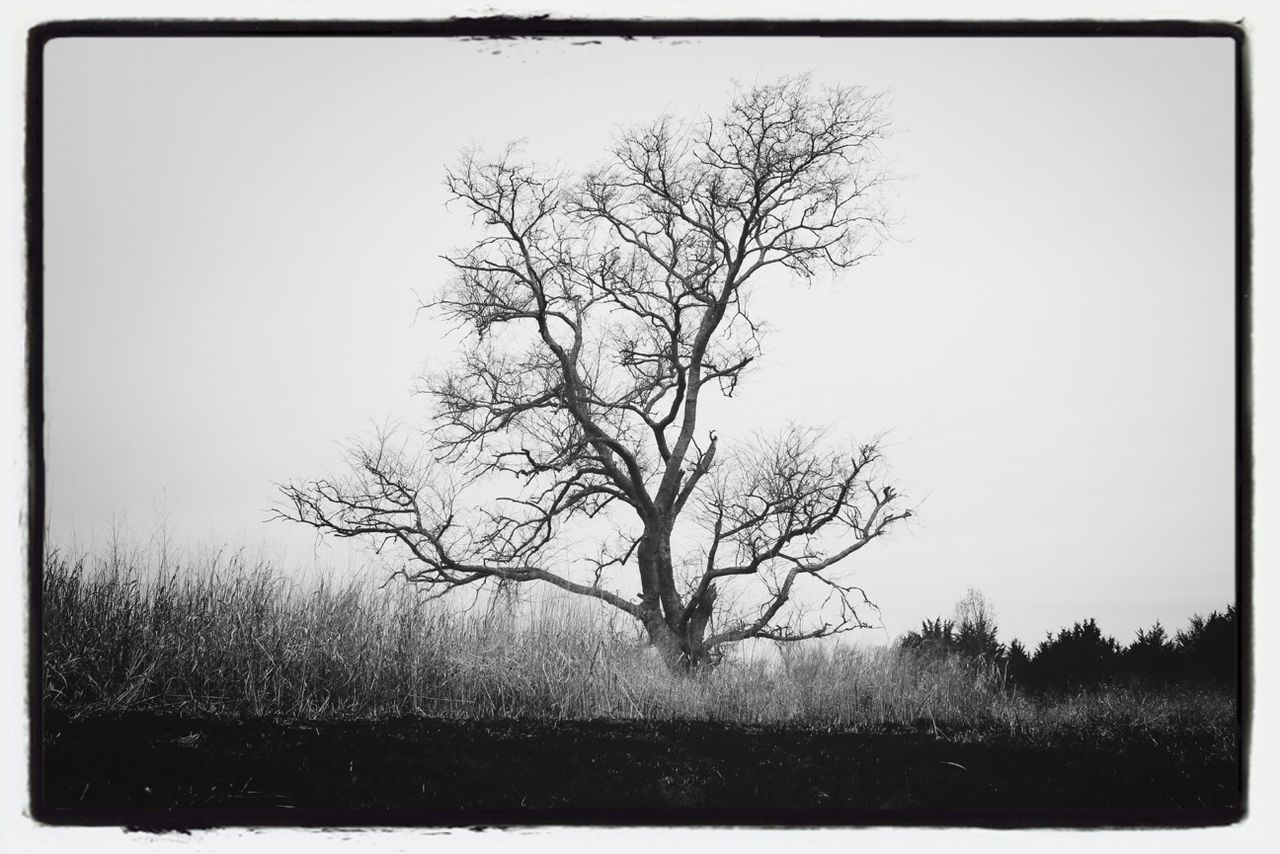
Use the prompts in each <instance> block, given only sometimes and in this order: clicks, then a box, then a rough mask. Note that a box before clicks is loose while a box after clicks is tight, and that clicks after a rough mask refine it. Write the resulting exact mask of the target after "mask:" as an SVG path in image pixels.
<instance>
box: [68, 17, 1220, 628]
mask: <svg viewBox="0 0 1280 854" xmlns="http://www.w3.org/2000/svg"><path fill="white" fill-rule="evenodd" d="M1233 62H1234V56H1233V44H1232V43H1231V42H1230V41H1228V40H1226V39H1160V40H1157V39H1148V40H1131V39H1097V40H1087V39H1035V40H1030V39H1026V40H1019V39H884V40H871V39H865V40H835V39H822V40H817V39H813V40H776V39H769V40H763V39H756V40H749V39H705V40H700V41H683V42H669V41H665V42H654V41H636V42H627V43H624V42H620V41H615V40H605V41H604V43H603V44H599V45H582V46H570V45H568V43H566V42H561V41H555V40H544V41H537V42H457V41H449V40H444V39H422V40H418V39H394V40H391V39H388V40H373V39H369V40H361V39H318V38H317V39H288V40H283V39H282V40H268V39H252V40H251V39H207V40H200V39H182V40H150V39H146V40H142V39H139V40H125V39H76V40H64V41H57V42H54V43H52V44H51V45H50V46H49V48H48V55H47V63H46V71H45V75H46V90H45V121H46V126H45V146H46V148H45V175H46V180H45V188H44V200H45V248H46V259H45V261H46V274H45V299H46V329H45V351H46V363H45V366H46V412H47V419H48V420H47V432H46V435H47V438H48V442H49V444H48V493H49V498H50V502H51V509H52V519H51V522H52V533H53V538H54V540H55V541H61V542H66V541H68V540H69V539H70V537H71V535H72V532H75V534H76V536H77V537H78V538H79V539H80V540H81V541H92V540H93V539H95V538H96V539H97V540H98V541H99V542H101V541H102V539H103V538H104V533H103V532H104V531H105V529H106V528H107V527H108V526H109V525H110V524H111V522H112V519H113V518H122V517H123V518H127V519H128V521H129V523H130V524H133V525H135V526H138V527H139V528H141V529H142V530H144V531H145V530H146V529H147V527H148V526H149V525H152V524H153V521H154V516H155V511H156V508H157V507H158V506H159V505H160V504H161V503H162V502H163V503H164V504H165V505H166V506H167V508H168V511H169V514H170V524H171V526H172V527H173V529H174V531H175V533H176V535H177V536H178V537H179V538H183V539H188V540H198V541H206V542H207V541H216V542H230V543H233V544H235V543H242V542H243V543H250V544H254V543H257V542H259V541H264V540H265V541H267V542H269V543H272V544H275V545H276V546H277V547H279V548H287V549H288V550H289V555H290V559H291V560H294V561H296V562H298V563H306V562H313V561H314V560H315V557H314V554H315V552H314V550H313V540H312V538H311V537H310V535H308V534H307V533H306V532H305V531H302V530H297V529H292V528H289V527H286V526H283V525H280V524H275V525H271V526H264V525H263V524H262V520H263V518H264V517H265V515H266V508H268V507H269V506H270V505H271V504H272V502H273V501H274V500H275V496H274V490H273V486H272V484H273V483H274V482H276V481H284V480H288V479H291V478H294V477H298V476H305V475H309V474H315V473H319V472H321V471H323V470H325V469H328V468H336V467H338V466H339V463H340V458H339V452H338V447H337V440H341V439H344V438H348V437H353V436H356V435H359V434H361V433H363V432H366V431H367V429H368V428H369V425H370V422H371V420H373V421H377V422H381V421H383V420H386V419H407V420H411V419H413V418H414V417H416V416H420V414H421V412H422V409H421V407H422V405H423V402H422V401H421V400H418V399H413V398H411V397H410V396H409V390H410V387H411V384H412V381H413V378H414V376H415V375H416V373H417V372H418V371H419V369H420V368H421V367H422V366H423V365H424V364H426V363H432V362H435V363H438V362H440V361H442V360H445V359H447V358H449V355H450V352H449V348H448V347H447V345H446V344H444V343H442V342H441V340H440V334H439V328H438V327H437V326H436V325H435V323H434V322H433V321H432V320H431V319H430V318H428V317H425V316H422V317H418V318H417V319H416V321H415V318H414V309H415V308H416V306H417V303H418V300H417V297H416V296H415V292H416V293H417V294H421V295H428V294H430V293H432V291H433V290H434V289H435V288H436V287H437V286H438V285H439V284H441V283H442V282H443V281H444V279H445V278H446V277H447V269H446V267H445V265H444V264H443V262H441V261H440V260H439V257H438V256H439V255H440V254H441V253H442V252H445V251H448V250H449V249H451V248H453V247H455V246H457V245H459V244H462V243H465V241H466V239H467V236H468V234H469V233H470V232H469V230H468V226H467V222H466V218H465V216H463V215H462V213H461V211H456V210H455V211H453V212H449V211H446V210H444V207H443V201H444V193H443V188H442V186H441V178H442V176H443V169H444V166H445V164H447V163H450V162H452V161H453V160H454V159H455V158H456V156H457V152H458V150H459V149H460V148H462V147H463V146H466V145H468V144H469V143H472V142H476V143H481V144H487V145H491V146H495V147H496V146H499V145H501V144H502V143H504V142H506V141H507V140H509V139H511V138H515V137H524V138H526V139H527V140H528V143H527V151H528V153H529V154H530V155H531V156H532V157H534V158H536V159H541V160H554V161H559V162H561V163H563V164H564V165H565V166H567V167H570V168H574V167H579V166H583V165H587V164H590V163H592V162H595V161H596V160H598V159H599V158H600V157H601V156H602V155H603V153H604V149H605V146H606V144H607V142H608V140H609V138H610V135H611V134H612V132H613V130H614V128H615V126H616V125H618V124H620V123H631V122H637V121H644V120H646V119H649V118H652V117H653V116H654V115H656V114H657V113H659V112H661V111H662V110H664V109H666V110H671V111H672V112H674V113H677V114H679V113H687V112H690V111H692V110H698V109H707V110H712V111H715V110H718V109H719V108H720V107H721V106H722V105H723V104H724V102H725V100H726V96H727V92H728V89H729V86H730V81H731V79H734V78H736V79H739V80H743V81H746V82H749V81H752V80H755V79H760V80H768V79H771V78H773V77H775V76H777V75H779V74H794V73H798V72H805V71H810V72H812V73H813V75H814V78H815V80H816V81H818V82H841V83H852V84H858V85H863V86H866V87H868V88H870V89H875V90H887V91H888V92H889V97H890V107H889V112H890V115H891V117H892V119H893V121H894V125H895V128H896V134H895V136H894V137H893V138H892V139H891V140H890V141H889V142H888V143H887V144H886V145H885V151H886V153H887V154H888V155H889V156H890V157H891V159H892V160H893V162H894V165H895V169H896V171H897V172H898V174H899V175H901V176H902V180H901V181H900V182H899V183H898V185H897V188H896V192H895V198H894V206H895V210H896V212H897V213H898V214H899V215H900V216H901V218H902V225H901V226H900V228H899V230H898V235H899V237H900V238H901V239H900V240H899V242H897V243H893V244H890V245H888V246H886V247H885V249H884V251H883V252H882V254H881V255H880V257H878V258H875V259H873V260H871V261H869V262H867V263H865V264H864V265H862V266H861V267H859V268H857V269H855V270H853V271H851V272H850V273H847V274H844V275H841V276H840V277H839V278H838V279H836V280H834V281H823V282H820V283H818V284H816V285H815V286H813V287H812V288H809V289H804V288H801V287H791V286H786V285H783V286H781V287H778V288H776V289H773V290H770V291H768V292H762V293H761V295H760V297H759V298H758V301H757V304H758V306H759V308H760V312H759V313H760V314H761V315H762V316H765V317H767V319H768V320H769V322H770V324H771V325H772V327H773V329H774V331H773V333H772V335H771V337H770V338H769V339H768V341H767V342H766V349H765V358H764V360H763V363H762V368H761V370H759V371H758V372H757V373H756V374H754V375H753V376H752V377H751V378H750V380H749V382H747V384H746V385H745V387H744V388H743V389H742V393H741V395H740V397H739V398H737V399H736V401H735V402H734V403H733V404H732V405H731V406H727V407H721V408H719V409H717V410H715V411H714V413H713V414H714V415H715V416H716V417H717V418H718V419H720V420H719V423H718V424H716V425H715V426H717V427H719V428H720V429H721V431H722V432H726V433H728V432H738V433H740V432H746V431H748V430H750V429H754V428H756V427H766V428H767V427H770V426H773V425H776V424H778V423H780V422H783V421H786V420H797V421H802V422H811V423H819V424H826V425H830V426H831V427H832V428H833V430H836V431H838V432H849V433H853V434H856V435H860V436H869V435H871V434H875V433H878V432H881V431H888V442H887V444H888V448H887V450H888V454H889V460H890V462H891V463H892V464H893V467H894V473H895V475H896V477H897V479H898V480H899V482H900V483H901V484H902V485H903V486H904V488H905V489H906V490H907V492H908V493H909V494H910V495H911V496H912V497H913V498H914V499H916V500H917V501H919V502H921V503H920V513H921V516H920V522H919V524H917V525H916V526H915V527H913V528H911V529H903V530H902V531H900V532H899V533H898V534H897V535H895V536H894V537H892V538H891V539H889V540H887V541H884V542H880V543H877V544H876V545H875V546H874V547H873V548H872V549H869V550H867V551H864V552H862V553H860V555H859V556H858V563H857V569H858V576H857V577H858V579H859V583H861V584H862V585H863V586H864V587H865V588H866V589H867V590H868V592H869V593H870V594H871V595H872V597H873V598H874V599H875V600H876V601H878V602H879V604H880V605H881V607H882V609H883V612H884V620H885V624H886V626H887V627H888V629H889V630H890V632H891V633H893V634H897V633H900V632H902V631H905V630H907V629H909V628H912V627H914V626H915V625H916V624H917V623H918V621H919V620H920V619H921V618H923V617H927V616H933V615H935V614H940V613H949V612H950V611H951V607H952V604H953V603H954V602H955V600H956V599H958V598H959V597H960V596H961V595H963V593H964V591H965V589H966V588H967V587H970V586H973V587H978V588H980V589H981V590H983V591H984V593H985V594H986V595H987V597H988V598H989V599H991V600H992V601H993V602H994V603H995V604H996V606H997V608H998V610H999V613H1000V622H1001V625H1002V629H1003V634H1004V635H1005V636H1006V637H1008V636H1011V635H1017V636H1019V637H1021V638H1022V639H1023V640H1024V641H1028V642H1032V643H1034V642H1035V641H1036V640H1038V639H1039V638H1040V637H1041V636H1042V635H1043V633H1044V632H1045V631H1046V630H1049V629H1056V628H1057V627H1059V626H1061V625H1063V624H1069V623H1070V622H1072V621H1073V620H1075V619H1079V618H1083V617H1087V616H1094V617H1097V618H1098V620H1099V622H1100V623H1101V625H1102V626H1103V628H1104V629H1105V630H1106V631H1109V632H1111V633H1114V634H1116V635H1117V636H1118V637H1120V638H1121V639H1122V640H1128V639H1129V638H1130V637H1131V635H1132V631H1133V629H1134V628H1136V627H1137V626H1139V625H1145V624H1149V623H1151V622H1152V621H1153V620H1155V619H1161V620H1163V621H1164V622H1165V623H1166V624H1170V625H1172V626H1179V625H1182V624H1183V623H1184V622H1185V620H1186V618H1187V617H1188V616H1189V615H1190V614H1191V613H1192V612H1195V611H1199V612H1201V613H1204V612H1207V611H1208V610H1210V609H1212V608H1215V607H1221V606H1222V605H1224V604H1226V603H1227V602H1228V601H1231V599H1232V598H1233V584H1234V547H1233V523H1234V483H1233V461H1234V456H1233V455H1234V421H1233V400H1234V379H1233V373H1234V339H1233V304H1234V286H1235V278H1234V268H1233V240H1234V232H1235V223H1234V216H1235V205H1234V198H1233V191H1234V185H1233V170H1234V161H1233V153H1234V135H1233V134H1234V116H1233V102H1234V99H1233V79H1234V65H1233ZM708 426H711V425H710V424H708ZM319 556H320V560H321V561H335V560H336V561H339V562H345V561H346V560H347V558H346V557H345V556H342V555H340V554H339V552H337V551H334V550H332V549H330V548H328V547H322V548H321V549H320V551H319Z"/></svg>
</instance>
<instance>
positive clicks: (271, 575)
mask: <svg viewBox="0 0 1280 854" xmlns="http://www.w3.org/2000/svg"><path fill="white" fill-rule="evenodd" d="M162 565H164V564H163V562H162ZM43 593H44V602H43V621H44V634H43V664H44V685H45V699H46V703H47V704H48V705H49V706H50V707H52V708H58V709H65V710H70V711H74V712H86V713H94V712H104V711H106V712H112V711H127V710H143V709H145V710H165V711H173V712H180V713H184V714H191V715H251V716H285V717H291V718H309V719H321V718H337V717H364V718H367V717H379V716H392V715H406V714H421V715H432V716H464V717H478V718H491V717H539V718H551V719H566V718H575V719H582V718H627V719H651V720H669V719H695V720H712V721H732V722H739V723H789V724H803V725H810V726H839V727H851V728H863V727H865V728H883V727H886V726H890V727H891V726H906V727H914V728H922V729H925V730H928V731H933V732H936V733H938V734H940V735H946V734H954V733H956V732H972V731H991V730H992V729H996V730H1005V731H1008V732H1010V733H1014V734H1022V735H1028V734H1030V735H1036V734H1045V733H1052V732H1055V731H1058V730H1064V729H1071V728H1073V727H1078V726H1084V725H1087V726H1090V727H1095V728H1097V727H1106V726H1110V727H1113V728H1118V729H1124V728H1129V729H1132V728H1134V727H1138V728H1142V727H1148V728H1149V727H1159V726H1163V725H1174V724H1177V725H1183V724H1185V723H1186V721H1188V720H1191V721H1198V722H1200V723H1201V724H1202V725H1204V726H1208V727H1217V728H1219V729H1221V727H1222V726H1224V725H1225V723H1224V722H1229V721H1230V720H1231V719H1232V715H1233V710H1234V706H1233V704H1232V703H1231V701H1230V699H1229V698H1225V697H1221V698H1219V697H1212V696H1208V695H1203V696H1202V695H1196V696H1185V697H1174V698H1164V699H1161V698H1159V697H1147V696H1145V695H1136V694H1133V695H1130V696H1125V695H1123V694H1122V693H1117V692H1112V693H1110V694H1104V695H1090V696H1084V697H1078V698H1069V699H1067V700H1063V701H1060V702H1054V703H1049V704H1046V703H1040V702H1035V701H1032V700H1031V699H1028V698H1026V697H1023V696H1021V695H1020V694H1019V693H1018V692H1017V691H1016V690H1014V689H1013V688H1012V687H1011V686H1010V685H1009V684H1008V683H1007V681H1006V680H1005V679H1004V674H1003V673H1002V672H1001V671H1000V670H999V669H998V668H996V667H994V666H992V665H990V664H988V663H984V662H982V661H974V660H970V659H965V658H962V657H958V656H952V657H942V656H929V655H922V654H919V653H913V652H911V651H906V650H902V649H900V648H896V647H893V648H884V647H881V648H868V649H851V648H836V649H831V648H823V647H812V646H810V647H805V646H800V647H789V648H787V649H785V650H783V651H782V652H781V653H780V654H779V655H777V656H772V657H769V658H768V659H765V658H752V659H739V660H730V661H728V662H727V663H726V664H724V665H722V666H720V667H718V668H715V669H714V670H711V671H709V672H706V673H701V674H698V675H697V676H696V677H693V678H674V677H673V676H672V675H671V674H670V673H668V672H667V670H666V669H665V668H664V667H663V665H662V664H661V663H660V662H659V661H658V660H657V659H656V657H655V656H654V655H653V654H652V652H651V651H649V650H647V649H646V648H645V645H644V643H643V639H642V637H641V635H640V633H639V632H638V631H637V627H636V626H635V625H634V624H632V623H631V622H630V621H628V620H626V619H625V618H623V617H622V616H621V615H618V616H616V617H615V616H614V615H613V614H611V613H609V612H608V611H607V610H605V609H604V608H603V606H602V607H595V606H596V603H592V602H565V601H562V600H559V601H557V600H550V601H542V602H538V603H532V604H529V603H525V604H522V605H517V606H514V607H492V606H490V607H486V606H483V605H477V606H475V607H471V608H468V609H465V610H459V607H460V606H462V605H466V604H469V603H470V602H471V600H470V598H469V597H463V598H460V599H444V600H434V601H430V600H427V599H426V598H424V597H423V596H422V595H421V593H420V591H417V590H415V589H414V588H412V587H408V586H405V585H403V584H396V585H394V586H387V587H379V586H377V585H376V584H375V583H373V582H372V581H368V580H366V581H346V582H343V583H333V582H330V581H323V580H321V581H318V582H316V583H314V584H305V585H304V584H302V583H299V582H297V581H294V580H291V579H290V578H289V577H288V576H285V575H284V574H282V573H281V572H279V571H277V570H276V569H275V568H274V567H273V566H272V565H270V564H269V563H267V562H263V561H250V560H247V559H246V558H245V557H244V555H243V553H240V552H231V553H227V552H213V553H209V554H208V555H206V556H205V557H204V558H202V559H200V560H196V561H192V562H187V563H186V564H185V565H182V566H176V567H172V568H170V567H168V566H167V565H165V566H164V568H163V569H161V568H160V567H159V566H153V565H148V563H147V562H146V561H143V560H138V559H136V558H134V557H130V556H129V555H127V554H126V553H123V552H120V551H118V550H116V549H112V550H111V552H110V553H109V554H108V555H106V556H105V557H101V558H97V559H94V558H90V557H87V556H79V557H76V558H72V557H69V556H68V555H66V554H65V553H62V552H58V551H54V552H51V553H50V554H49V555H48V556H47V557H46V559H45V562H44V578H43Z"/></svg>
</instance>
